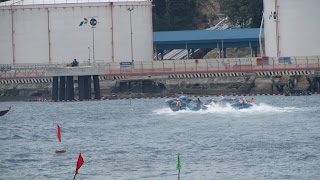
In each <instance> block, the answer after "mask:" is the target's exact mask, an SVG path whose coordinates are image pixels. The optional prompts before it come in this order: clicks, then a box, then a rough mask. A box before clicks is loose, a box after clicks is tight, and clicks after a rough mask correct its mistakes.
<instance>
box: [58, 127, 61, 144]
mask: <svg viewBox="0 0 320 180" xmlns="http://www.w3.org/2000/svg"><path fill="white" fill-rule="evenodd" d="M57 126H58V135H57V137H58V139H59V141H60V142H61V128H60V126H59V125H57Z"/></svg>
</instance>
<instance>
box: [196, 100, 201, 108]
mask: <svg viewBox="0 0 320 180" xmlns="http://www.w3.org/2000/svg"><path fill="white" fill-rule="evenodd" d="M200 105H201V101H200V99H199V98H198V102H197V107H198V108H200Z"/></svg>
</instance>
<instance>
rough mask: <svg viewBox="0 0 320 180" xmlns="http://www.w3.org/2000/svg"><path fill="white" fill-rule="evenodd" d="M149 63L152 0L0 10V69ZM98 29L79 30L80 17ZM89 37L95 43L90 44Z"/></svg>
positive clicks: (86, 27)
mask: <svg viewBox="0 0 320 180" xmlns="http://www.w3.org/2000/svg"><path fill="white" fill-rule="evenodd" d="M128 7H133V8H134V10H133V11H132V12H131V15H132V32H133V35H132V37H133V41H132V42H133V58H134V60H135V61H152V60H153V33H152V4H151V1H141V2H114V3H109V2H108V3H72V4H43V5H15V6H12V9H11V6H0V17H1V21H0V54H1V57H0V64H13V63H14V64H24V63H44V64H61V63H69V62H71V61H72V60H73V59H77V60H78V61H79V62H80V63H81V62H88V59H89V53H90V60H91V63H92V62H93V40H94V55H95V60H97V61H99V62H102V61H103V62H126V61H131V30H130V16H129V15H130V12H129V11H128V10H127V8H128ZM91 17H94V18H95V19H96V20H97V21H98V24H97V25H96V28H94V33H93V29H92V28H91V25H90V23H89V22H88V23H87V24H84V25H82V26H79V24H80V22H81V21H84V18H87V19H88V21H90V19H91ZM93 34H94V39H93Z"/></svg>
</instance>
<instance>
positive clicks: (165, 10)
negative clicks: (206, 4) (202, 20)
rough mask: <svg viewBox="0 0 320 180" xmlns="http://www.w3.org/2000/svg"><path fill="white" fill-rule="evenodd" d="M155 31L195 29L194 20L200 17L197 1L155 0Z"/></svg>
mask: <svg viewBox="0 0 320 180" xmlns="http://www.w3.org/2000/svg"><path fill="white" fill-rule="evenodd" d="M153 4H154V5H155V7H154V9H153V25H154V31H177V30H191V29H195V27H196V25H195V23H194V18H195V17H197V16H199V5H198V2H197V0H155V1H153Z"/></svg>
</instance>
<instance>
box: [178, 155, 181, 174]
mask: <svg viewBox="0 0 320 180" xmlns="http://www.w3.org/2000/svg"><path fill="white" fill-rule="evenodd" d="M177 169H179V170H180V169H181V162H180V157H179V153H178V164H177Z"/></svg>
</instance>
